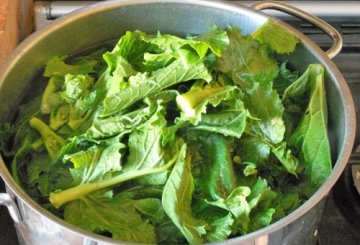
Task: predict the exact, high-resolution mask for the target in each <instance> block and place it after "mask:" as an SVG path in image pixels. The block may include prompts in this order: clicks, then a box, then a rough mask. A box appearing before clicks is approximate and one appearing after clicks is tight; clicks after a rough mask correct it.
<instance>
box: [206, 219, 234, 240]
mask: <svg viewBox="0 0 360 245" xmlns="http://www.w3.org/2000/svg"><path fill="white" fill-rule="evenodd" d="M233 223H234V219H233V218H232V215H231V214H230V213H228V215H226V216H224V217H222V218H218V219H215V220H214V221H213V222H211V223H209V226H210V231H209V232H208V233H207V234H206V240H207V241H209V242H221V241H224V240H226V239H227V238H228V237H229V236H230V234H231V230H232V229H231V228H232V225H233Z"/></svg>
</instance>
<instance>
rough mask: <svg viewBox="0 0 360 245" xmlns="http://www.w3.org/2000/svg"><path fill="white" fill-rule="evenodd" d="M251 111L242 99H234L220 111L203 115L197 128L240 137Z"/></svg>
mask: <svg viewBox="0 0 360 245" xmlns="http://www.w3.org/2000/svg"><path fill="white" fill-rule="evenodd" d="M248 116H249V112H248V111H247V110H246V109H245V108H244V104H243V102H242V101H241V100H240V99H234V100H232V101H229V102H228V103H224V106H223V108H222V109H220V110H219V111H213V112H208V113H206V114H204V115H201V121H200V122H199V124H198V125H197V126H196V127H195V129H201V130H206V131H210V132H216V133H220V134H223V135H225V136H232V137H236V138H240V137H241V135H242V133H243V132H244V129H245V126H246V119H247V118H248Z"/></svg>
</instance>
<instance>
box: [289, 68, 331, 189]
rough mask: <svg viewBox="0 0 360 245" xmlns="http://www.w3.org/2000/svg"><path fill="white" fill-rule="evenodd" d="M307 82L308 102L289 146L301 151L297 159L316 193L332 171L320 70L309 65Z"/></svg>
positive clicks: (321, 70) (322, 75)
mask: <svg viewBox="0 0 360 245" xmlns="http://www.w3.org/2000/svg"><path fill="white" fill-rule="evenodd" d="M308 81H309V84H310V85H309V86H310V91H311V94H310V101H309V104H308V107H307V109H306V111H305V113H304V115H303V118H302V119H301V121H300V123H299V125H298V126H297V128H296V129H295V131H294V133H293V134H292V135H291V137H290V139H289V142H290V144H291V145H293V146H295V147H296V148H297V149H299V150H300V158H302V159H303V161H304V164H305V174H306V176H307V177H308V178H309V180H310V182H311V184H312V186H313V188H315V189H316V188H319V187H320V185H321V184H322V183H323V182H324V181H325V180H326V178H327V177H328V176H329V175H330V173H331V169H332V164H331V155H330V143H329V139H328V135H327V107H326V99H325V89H324V68H323V66H321V65H310V67H309V80H308Z"/></svg>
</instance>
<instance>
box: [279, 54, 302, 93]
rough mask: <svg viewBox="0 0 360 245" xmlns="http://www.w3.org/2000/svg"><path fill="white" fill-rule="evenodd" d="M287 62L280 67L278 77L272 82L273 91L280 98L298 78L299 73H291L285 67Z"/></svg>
mask: <svg viewBox="0 0 360 245" xmlns="http://www.w3.org/2000/svg"><path fill="white" fill-rule="evenodd" d="M286 66H287V61H285V62H283V63H282V64H281V65H280V72H279V76H278V77H277V78H276V79H275V81H274V84H273V85H274V86H273V87H274V89H275V90H276V91H277V92H278V94H279V95H280V96H283V94H284V92H285V90H286V89H287V88H288V87H289V86H290V85H291V84H293V83H294V82H295V81H296V80H297V79H298V78H299V71H291V70H289V69H288V68H287V67H286Z"/></svg>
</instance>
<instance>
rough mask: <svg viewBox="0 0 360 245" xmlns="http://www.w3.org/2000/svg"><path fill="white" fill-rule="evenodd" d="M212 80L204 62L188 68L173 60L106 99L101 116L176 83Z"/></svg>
mask: <svg viewBox="0 0 360 245" xmlns="http://www.w3.org/2000/svg"><path fill="white" fill-rule="evenodd" d="M192 79H204V80H206V81H209V80H211V75H210V74H209V73H208V70H207V69H206V67H205V66H204V64H203V63H198V64H197V65H195V66H193V67H190V68H187V67H185V66H184V65H183V63H182V62H181V61H180V60H176V61H174V62H172V63H171V64H170V65H168V66H167V67H165V68H162V69H159V70H157V71H155V72H154V73H153V74H152V76H151V77H150V78H149V79H147V80H144V81H143V82H142V83H139V84H136V85H134V86H132V87H130V88H126V89H124V90H122V91H120V92H119V93H116V94H113V95H111V96H110V97H107V98H106V99H105V100H104V111H103V113H102V115H101V116H108V115H113V114H115V113H117V112H119V111H121V110H123V109H126V108H128V107H129V106H131V105H132V104H133V103H135V102H137V101H139V100H141V99H143V98H145V97H146V96H149V95H151V94H154V93H157V92H159V91H161V90H162V89H165V88H167V87H170V86H172V85H174V84H177V83H180V82H184V81H188V80H192Z"/></svg>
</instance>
